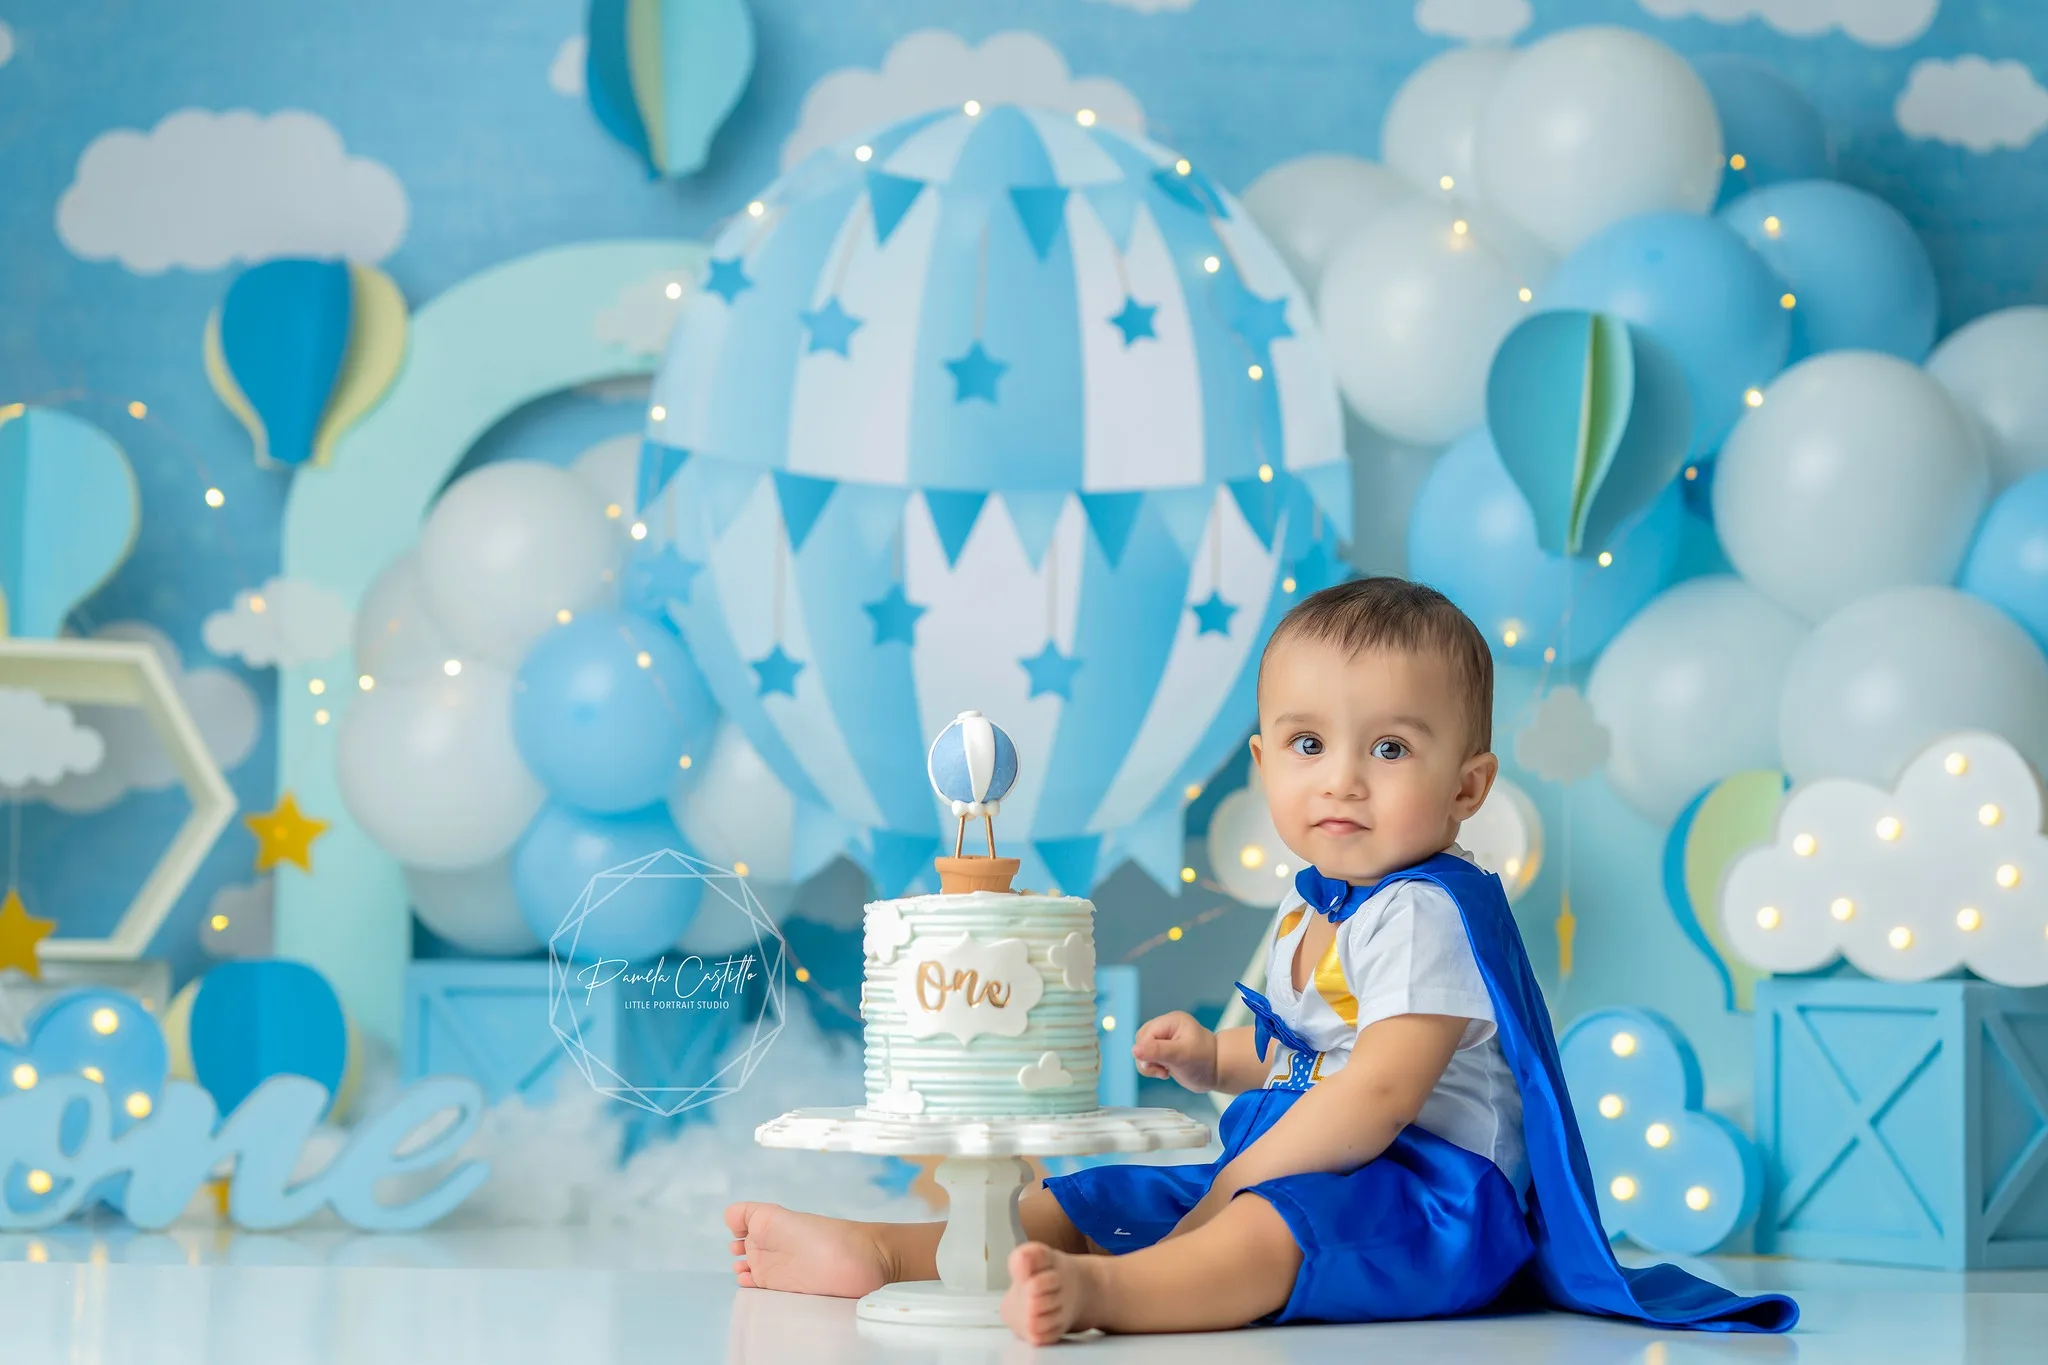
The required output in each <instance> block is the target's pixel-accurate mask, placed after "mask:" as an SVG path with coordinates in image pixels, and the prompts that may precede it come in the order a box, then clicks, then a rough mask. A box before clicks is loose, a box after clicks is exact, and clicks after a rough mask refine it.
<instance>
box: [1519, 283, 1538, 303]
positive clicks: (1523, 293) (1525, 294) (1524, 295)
mask: <svg viewBox="0 0 2048 1365" xmlns="http://www.w3.org/2000/svg"><path fill="white" fill-rule="evenodd" d="M1515 297H1516V298H1518V299H1520V300H1521V301H1522V302H1523V303H1527V302H1528V301H1529V300H1531V299H1533V298H1535V297H1536V291H1535V290H1533V289H1531V288H1530V287H1529V286H1528V285H1526V284H1525V285H1523V286H1522V287H1521V288H1520V289H1517V290H1516V291H1515Z"/></svg>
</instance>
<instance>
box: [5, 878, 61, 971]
mask: <svg viewBox="0 0 2048 1365" xmlns="http://www.w3.org/2000/svg"><path fill="white" fill-rule="evenodd" d="M56 928H57V921H55V920H53V919H37V918H36V917H35V916H34V915H31V914H30V913H29V912H28V907H27V906H25V905H23V904H22V903H21V893H20V892H19V891H17V890H15V889H14V888H13V887H11V886H10V887H8V888H7V897H6V899H5V900H0V972H4V971H6V970H7V969H8V968H9V967H19V968H21V970H22V971H24V972H27V973H28V974H29V975H30V976H32V977H34V978H35V979H36V980H38V981H40V980H42V979H43V964H42V961H41V959H40V958H38V957H37V956H36V945H37V944H39V943H41V942H42V941H43V940H44V939H46V938H48V937H49V936H50V935H51V933H52V932H53V931H55V929H56Z"/></svg>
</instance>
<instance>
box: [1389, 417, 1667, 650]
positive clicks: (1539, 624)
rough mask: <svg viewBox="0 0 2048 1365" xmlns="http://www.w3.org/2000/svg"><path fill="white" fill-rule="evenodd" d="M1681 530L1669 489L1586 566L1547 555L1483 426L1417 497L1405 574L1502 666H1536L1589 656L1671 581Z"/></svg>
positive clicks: (1448, 455) (1594, 551)
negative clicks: (1605, 557)
mask: <svg viewBox="0 0 2048 1365" xmlns="http://www.w3.org/2000/svg"><path fill="white" fill-rule="evenodd" d="M1684 529H1685V505H1684V500H1683V497H1682V495H1681V494H1680V493H1679V491H1678V489H1677V488H1676V487H1675V486H1669V487H1666V488H1665V490H1664V491H1663V492H1662V493H1660V494H1659V495H1658V496H1657V498H1656V500H1655V501H1653V502H1652V503H1651V504H1650V505H1649V507H1648V508H1646V509H1645V510H1644V511H1643V513H1642V514H1641V515H1640V516H1638V517H1637V518H1636V519H1635V520H1633V521H1632V522H1630V523H1628V524H1626V525H1624V526H1623V527H1622V528H1621V530H1620V531H1619V532H1618V533H1617V534H1616V535H1615V536H1614V537H1613V538H1612V539H1611V541H1610V543H1609V544H1607V545H1605V546H1601V547H1597V548H1596V547H1588V550H1587V553H1586V555H1585V556H1584V557H1583V558H1576V559H1567V558H1564V557H1561V556H1557V555H1549V554H1545V553H1544V552H1543V551H1542V550H1541V549H1540V548H1538V546H1537V544H1536V519H1535V517H1534V516H1533V515H1532V514H1531V512H1530V511H1529V504H1528V503H1527V502H1526V501H1525V500H1524V499H1523V497H1522V494H1521V492H1520V491H1519V490H1518V489H1517V488H1516V487H1515V484H1514V481H1513V480H1512V479H1510V478H1509V477H1508V472H1507V469H1506V468H1505V467H1504V466H1503V465H1502V464H1501V460H1500V456H1499V454H1497V453H1496V452H1495V450H1494V448H1493V439H1492V437H1490V436H1489V435H1488V434H1487V433H1486V431H1485V429H1484V428H1481V429H1479V430H1477V431H1473V432H1471V433H1470V434H1468V435H1467V436H1466V437H1465V438H1464V439H1463V440H1461V441H1459V442H1458V443H1457V444H1456V445H1454V446H1452V447H1451V448H1450V449H1449V450H1447V451H1445V452H1444V453H1443V455H1442V456H1440V457H1439V458H1438V460H1437V462H1436V467H1435V468H1434V469H1433V470H1431V471H1430V476H1429V479H1428V481H1427V482H1426V483H1424V484H1423V486H1422V491H1421V492H1420V493H1419V494H1418V495H1417V496H1416V499H1415V506H1414V509H1413V510H1412V511H1411V512H1410V513H1409V521H1408V573H1409V577H1411V578H1414V579H1416V580H1418V581H1420V582H1423V583H1427V584H1429V585H1430V586H1432V587H1434V588H1436V589H1437V590H1438V591H1440V592H1442V593H1443V594H1444V595H1445V596H1446V597H1448V598H1450V599H1451V601H1453V602H1455V603H1456V604H1457V605H1458V606H1459V608H1460V609H1462V610H1463V611H1464V613H1465V614H1466V615H1467V616H1470V617H1471V618H1472V619H1473V621H1474V622H1476V623H1477V624H1478V626H1479V629H1480V630H1481V631H1482V632H1483V633H1484V634H1485V636H1486V639H1487V643H1489V644H1490V645H1492V646H1493V653H1494V657H1495V658H1496V659H1499V660H1501V661H1502V662H1503V663H1506V662H1517V663H1532V664H1535V663H1542V662H1543V652H1544V650H1546V649H1553V648H1554V649H1556V650H1557V656H1558V660H1559V661H1560V662H1563V663H1571V662H1573V661H1574V660H1583V659H1589V658H1591V657H1592V656H1593V655H1595V654H1597V653H1598V652H1599V651H1600V648H1601V647H1602V646H1603V645H1605V644H1606V643H1607V642H1608V640H1610V639H1612V638H1613V637H1614V633H1615V632H1616V631H1618V630H1620V629H1621V627H1622V624H1623V623H1624V622H1626V621H1627V620H1628V618H1629V617H1631V616H1633V615H1635V614H1636V612H1637V611H1638V610H1640V609H1641V608H1642V606H1643V604H1644V603H1646V602H1648V601H1649V600H1650V599H1651V598H1652V597H1655V596H1656V595H1657V593H1658V591H1659V590H1660V589H1662V588H1663V587H1664V586H1665V584H1666V583H1668V582H1669V581H1670V578H1671V574H1672V569H1673V566H1674V565H1675V563H1676V562H1677V558H1678V552H1679V549H1680V544H1681V541H1682V540H1683V538H1684ZM1603 550H1604V551H1606V552H1608V553H1609V554H1610V560H1611V562H1610V563H1608V564H1607V565H1605V566H1603V565H1602V564H1601V563H1600V561H1599V557H1598V556H1599V554H1600V553H1601V552H1602V551H1603ZM1567 612H1569V622H1568V623H1567V619H1566V618H1567ZM1510 635H1512V637H1513V639H1512V642H1511V641H1510V639H1509V637H1510Z"/></svg>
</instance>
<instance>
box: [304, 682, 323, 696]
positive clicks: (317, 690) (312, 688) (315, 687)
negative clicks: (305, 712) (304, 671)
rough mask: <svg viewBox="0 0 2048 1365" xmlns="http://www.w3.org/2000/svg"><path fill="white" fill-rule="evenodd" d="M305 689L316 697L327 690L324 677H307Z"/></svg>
mask: <svg viewBox="0 0 2048 1365" xmlns="http://www.w3.org/2000/svg"><path fill="white" fill-rule="evenodd" d="M306 690H307V691H308V692H311V693H312V694H313V695H314V696H316V697H317V696H319V695H320V694H321V693H322V692H325V691H326V690H327V680H326V679H325V678H312V679H309V680H307V683H306Z"/></svg>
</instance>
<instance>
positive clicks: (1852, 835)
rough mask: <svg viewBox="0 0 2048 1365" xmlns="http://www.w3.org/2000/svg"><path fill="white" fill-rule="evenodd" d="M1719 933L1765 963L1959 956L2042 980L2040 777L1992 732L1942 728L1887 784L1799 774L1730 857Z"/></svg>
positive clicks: (1917, 967) (1798, 966) (2047, 885)
mask: <svg viewBox="0 0 2048 1365" xmlns="http://www.w3.org/2000/svg"><path fill="white" fill-rule="evenodd" d="M1721 921H1722V923H1723V924H1724V925H1725V926H1726V928H1727V931H1728V941H1729V944H1730V945H1731V946H1732V947H1733V948H1734V950H1735V952H1736V953H1737V954H1738V955H1740V956H1741V957H1742V958H1743V959H1744V960H1745V961H1747V962H1750V963H1753V964H1755V965H1756V966H1758V967H1761V968H1763V969H1764V970H1766V971H1774V972H1804V971H1811V970H1813V969H1814V968H1816V967H1821V966H1824V965H1826V964H1827V963H1829V962H1832V961H1833V960H1834V959H1835V957H1836V956H1837V955H1846V956H1847V957H1848V959H1849V961H1850V962H1851V963H1853V964H1854V965H1855V966H1856V967H1857V968H1859V969H1860V970H1862V971H1864V972H1867V973H1869V974H1870V975H1871V976H1875V977H1880V978H1882V979H1884V980H1887V981H1925V980H1927V979H1929V978H1931V977H1936V976H1941V975H1944V974H1945V973H1948V972H1951V971H1953V970H1955V969H1956V968H1957V967H1968V968H1969V969H1970V970H1971V971H1973V972H1975V973H1976V974H1977V975H1979V976H1982V977H1985V978H1987V979H1989V980H1992V981H1996V982H1998V983H2000V984H2001V985H2007V986H2038V985H2042V984H2043V983H2048V838H2044V837H2043V835H2042V833H2041V786H2040V779H2039V778H2038V777H2036V776H2035V774H2034V771H2033V769H2032V768H2030V767H2029V766H2028V765H2027V761H2026V759H2024V758H2022V757H2021V756H2020V754H2019V751H2018V750H2016V749H2014V748H2013V747H2012V746H2011V745H2010V744H2008V743H2006V742H2005V741H2004V740H2003V739H2000V738H1998V737H1997V736H1995V735H1989V734H1982V733H1970V734H1960V735H1951V736H1949V737H1948V738H1946V739H1942V740H1938V741H1936V742H1935V743H1934V744H1933V745H1931V746H1929V747H1928V748H1927V749H1926V750H1925V751H1924V752H1922V753H1921V754H1920V756H1919V757H1918V758H1915V759H1914V760H1913V761H1912V762H1911V763H1910V764H1908V765H1907V767H1906V771H1905V773H1904V774H1903V775H1902V776H1901V777H1900V778H1899V785H1898V787H1897V789H1896V790H1894V791H1885V790H1884V789H1883V788H1881V787H1875V786H1871V785H1869V784H1867V783H1863V782H1857V781H1854V780H1851V779H1849V778H1841V777H1830V778H1823V779H1821V780H1820V781H1817V782H1814V783H1811V784H1810V785H1807V786H1802V787H1799V788H1796V789H1795V790H1794V791H1793V793H1792V796H1791V799H1790V800H1789V801H1787V802H1786V804H1785V808H1784V810H1783V811H1782V812H1780V814H1779V816H1778V828H1777V837H1776V840H1775V842H1773V843H1772V844H1771V845H1769V846H1768V847H1764V848H1758V849H1752V850H1751V851H1750V852H1748V853H1745V854H1743V855H1742V857H1741V858H1740V859H1738V860H1737V861H1736V863H1735V866H1734V867H1733V868H1731V869H1730V870H1729V873H1728V880H1727V882H1726V883H1725V884H1724V885H1723V888H1722V892H1721Z"/></svg>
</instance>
